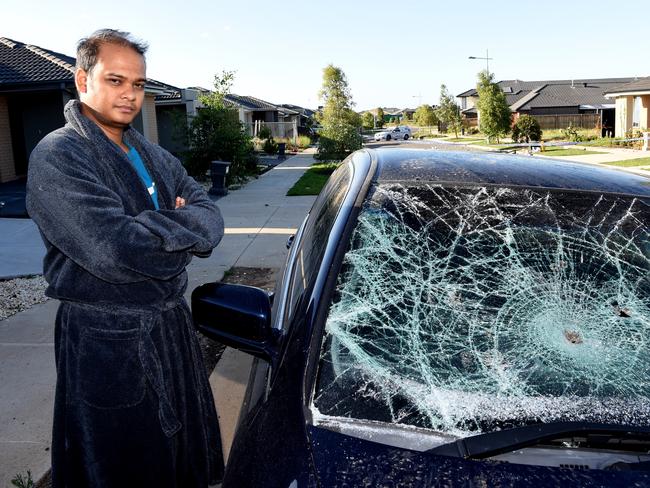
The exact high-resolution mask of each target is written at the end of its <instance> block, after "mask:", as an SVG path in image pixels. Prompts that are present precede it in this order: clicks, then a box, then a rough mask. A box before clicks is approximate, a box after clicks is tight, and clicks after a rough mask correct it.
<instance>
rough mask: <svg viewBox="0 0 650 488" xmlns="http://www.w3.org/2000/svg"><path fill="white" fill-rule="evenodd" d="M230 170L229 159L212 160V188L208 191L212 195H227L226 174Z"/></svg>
mask: <svg viewBox="0 0 650 488" xmlns="http://www.w3.org/2000/svg"><path fill="white" fill-rule="evenodd" d="M229 170H230V163H229V162H227V161H212V162H211V163H210V178H211V179H212V188H210V190H209V191H208V193H210V194H211V195H221V196H222V195H227V194H228V188H227V187H226V175H227V174H228V171H229Z"/></svg>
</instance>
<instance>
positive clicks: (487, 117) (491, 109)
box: [476, 70, 512, 143]
mask: <svg viewBox="0 0 650 488" xmlns="http://www.w3.org/2000/svg"><path fill="white" fill-rule="evenodd" d="M493 79H494V76H493V75H492V74H491V73H489V72H488V71H486V70H483V71H481V72H480V73H479V74H478V84H477V85H476V91H477V92H478V102H477V103H476V108H477V110H478V114H479V115H478V116H479V128H480V129H481V132H483V134H485V135H486V136H487V138H488V142H489V141H490V139H491V138H492V137H496V140H497V143H498V142H499V138H500V137H502V136H505V135H506V134H507V133H508V132H510V124H511V118H512V112H511V111H510V107H509V106H508V102H507V101H506V95H505V94H504V93H503V90H502V89H501V87H500V86H499V85H498V84H497V83H494V81H493Z"/></svg>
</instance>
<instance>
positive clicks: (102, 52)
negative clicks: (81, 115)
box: [75, 44, 146, 128]
mask: <svg viewBox="0 0 650 488" xmlns="http://www.w3.org/2000/svg"><path fill="white" fill-rule="evenodd" d="M145 79H146V74H145V63H144V58H143V57H142V56H141V55H140V54H138V53H137V52H136V51H134V50H133V49H131V48H129V47H123V46H119V45H116V44H104V45H102V46H101V48H100V49H99V55H98V56H97V64H95V66H94V68H93V69H92V70H91V71H90V73H87V72H85V71H84V70H82V69H79V70H77V74H76V76H75V81H76V83H77V90H78V91H79V98H80V100H81V101H82V102H83V103H84V104H85V105H86V107H87V108H88V109H89V112H90V113H88V115H89V116H90V117H91V118H92V119H95V122H96V123H98V124H99V125H100V126H109V127H116V128H124V127H126V126H127V125H128V124H130V123H131V122H132V121H133V119H134V118H135V116H136V115H138V113H139V112H140V109H141V108H142V102H143V100H144V84H145Z"/></svg>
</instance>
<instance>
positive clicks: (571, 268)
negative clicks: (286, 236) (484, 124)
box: [192, 148, 650, 488]
mask: <svg viewBox="0 0 650 488" xmlns="http://www.w3.org/2000/svg"><path fill="white" fill-rule="evenodd" d="M649 223H650V185H649V180H648V179H647V178H644V177H641V176H638V175H635V174H631V173H625V172H621V171H618V170H614V169H605V168H601V167H594V166H590V165H583V164H578V163H571V162H563V161H556V160H544V161H539V160H537V159H533V158H530V157H522V156H514V155H503V154H498V155H497V154H480V155H477V154H473V153H472V154H468V153H456V152H442V151H426V150H413V149H400V148H382V149H378V150H361V151H357V152H356V153H353V154H352V155H351V156H350V157H349V158H348V159H347V160H346V161H345V162H344V163H343V164H342V165H341V166H340V167H339V168H338V169H337V170H336V172H335V173H334V174H333V175H332V176H331V177H330V179H329V180H328V183H327V184H326V186H325V188H324V189H323V191H322V192H321V193H320V195H319V196H318V198H317V200H316V202H315V203H314V205H313V207H312V209H311V211H310V212H309V215H308V216H307V217H306V219H305V221H304V222H303V224H302V226H301V227H300V229H299V230H298V232H297V234H296V236H295V238H294V239H293V241H292V243H291V246H290V251H289V255H288V258H287V262H286V268H285V269H284V271H283V274H282V278H281V279H280V281H279V282H278V284H277V288H276V292H275V294H274V296H273V297H269V295H268V294H267V293H266V292H264V291H263V290H260V289H257V288H253V287H248V286H239V285H229V284H221V283H210V284H206V285H203V286H201V287H199V288H197V289H196V290H195V291H194V293H193V297H192V306H193V314H194V320H195V325H196V327H197V328H198V330H200V331H201V332H202V333H204V334H207V335H208V336H210V337H213V338H216V339H217V340H219V341H221V342H223V343H225V344H227V345H229V346H232V347H235V348H238V349H240V350H242V351H244V352H247V353H249V354H252V355H254V356H255V358H256V359H255V361H254V364H253V368H252V371H251V376H250V382H249V384H248V390H247V394H246V399H245V402H244V406H243V408H242V411H241V415H240V421H239V425H238V427H237V432H236V436H235V439H234V444H233V446H232V449H231V451H230V457H229V459H228V464H227V468H226V475H225V480H224V484H223V486H224V487H226V488H228V487H246V486H283V487H306V486H309V487H311V486H314V487H315V486H320V487H330V486H355V487H356V486H373V487H374V486H409V487H419V486H522V487H524V486H525V487H530V486H650V473H649V471H648V470H649V469H650V454H649V446H650V408H648V405H650V382H649V381H648V378H650V347H649V344H650V240H649V237H648V236H649V235H650V233H649V230H650V229H648V224H649ZM218 393H220V394H226V393H225V392H218Z"/></svg>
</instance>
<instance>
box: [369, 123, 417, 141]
mask: <svg viewBox="0 0 650 488" xmlns="http://www.w3.org/2000/svg"><path fill="white" fill-rule="evenodd" d="M410 138H411V128H410V127H408V126H406V125H398V126H397V127H393V128H392V129H387V130H383V131H381V132H377V133H376V134H375V141H390V140H393V139H394V140H404V141H407V140H409V139H410Z"/></svg>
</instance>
